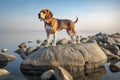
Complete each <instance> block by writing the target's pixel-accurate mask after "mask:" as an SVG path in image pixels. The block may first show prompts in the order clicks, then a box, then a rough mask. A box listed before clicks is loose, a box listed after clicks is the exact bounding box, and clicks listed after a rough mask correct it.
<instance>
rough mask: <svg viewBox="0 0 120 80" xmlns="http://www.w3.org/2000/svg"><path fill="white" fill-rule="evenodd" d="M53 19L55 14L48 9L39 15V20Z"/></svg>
mask: <svg viewBox="0 0 120 80" xmlns="http://www.w3.org/2000/svg"><path fill="white" fill-rule="evenodd" d="M52 17H53V13H52V12H51V11H50V10H48V9H43V10H41V11H40V13H38V18H39V19H41V20H48V19H50V18H52Z"/></svg>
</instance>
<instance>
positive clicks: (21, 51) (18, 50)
mask: <svg viewBox="0 0 120 80" xmlns="http://www.w3.org/2000/svg"><path fill="white" fill-rule="evenodd" d="M15 53H18V54H23V53H26V48H19V49H17V50H16V51H15Z"/></svg>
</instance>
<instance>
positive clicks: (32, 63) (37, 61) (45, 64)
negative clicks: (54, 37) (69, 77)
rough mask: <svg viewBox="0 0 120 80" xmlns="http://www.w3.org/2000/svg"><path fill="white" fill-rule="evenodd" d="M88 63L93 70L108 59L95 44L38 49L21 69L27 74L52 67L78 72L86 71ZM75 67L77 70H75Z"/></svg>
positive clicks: (24, 62) (25, 61)
mask: <svg viewBox="0 0 120 80" xmlns="http://www.w3.org/2000/svg"><path fill="white" fill-rule="evenodd" d="M86 61H87V62H88V63H89V64H91V65H92V67H91V68H98V67H100V66H104V63H105V62H106V61H107V57H106V55H105V54H104V52H103V51H102V50H101V49H100V47H99V46H98V45H97V44H95V43H86V44H74V45H58V46H54V47H45V48H40V49H38V50H37V51H35V52H34V53H32V54H31V55H30V56H29V57H28V58H27V59H25V60H24V61H23V63H22V64H21V68H22V69H24V70H26V72H27V70H29V71H30V70H33V69H34V70H42V71H44V70H49V69H51V67H52V66H63V68H65V69H67V70H69V71H72V70H77V71H78V70H84V66H85V62H86ZM75 67H77V69H74V68H75ZM78 68H80V69H78ZM29 71H28V73H29Z"/></svg>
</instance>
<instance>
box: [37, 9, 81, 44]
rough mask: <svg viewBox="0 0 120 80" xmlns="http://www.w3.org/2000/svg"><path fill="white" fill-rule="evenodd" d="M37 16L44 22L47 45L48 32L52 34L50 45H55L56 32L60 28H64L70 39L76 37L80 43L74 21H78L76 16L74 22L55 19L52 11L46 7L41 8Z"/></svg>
mask: <svg viewBox="0 0 120 80" xmlns="http://www.w3.org/2000/svg"><path fill="white" fill-rule="evenodd" d="M38 17H39V19H40V20H41V21H42V20H43V21H44V23H45V24H44V27H45V30H46V33H47V45H49V37H50V34H53V43H52V45H53V46H55V45H56V33H57V32H59V31H61V30H62V29H66V31H67V33H68V35H69V36H70V37H71V39H74V37H76V41H77V42H78V43H80V40H79V39H80V37H79V35H78V33H77V32H76V29H75V23H76V22H77V21H78V18H76V21H74V22H73V21H72V20H68V19H57V18H54V17H53V13H52V12H51V11H50V10H48V9H43V10H41V11H40V13H38Z"/></svg>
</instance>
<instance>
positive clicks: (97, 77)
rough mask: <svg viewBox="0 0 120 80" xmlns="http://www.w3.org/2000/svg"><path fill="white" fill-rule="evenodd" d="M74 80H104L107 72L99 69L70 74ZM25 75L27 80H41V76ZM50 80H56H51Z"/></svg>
mask: <svg viewBox="0 0 120 80" xmlns="http://www.w3.org/2000/svg"><path fill="white" fill-rule="evenodd" d="M70 73H71V75H72V77H73V80H103V78H104V76H105V74H106V70H105V68H104V67H103V68H99V69H95V70H92V71H90V72H87V73H86V72H74V73H72V72H70ZM23 75H24V76H25V77H26V79H27V80H40V76H41V74H37V75H36V74H35V75H32V74H26V73H23ZM50 80H54V79H50Z"/></svg>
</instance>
